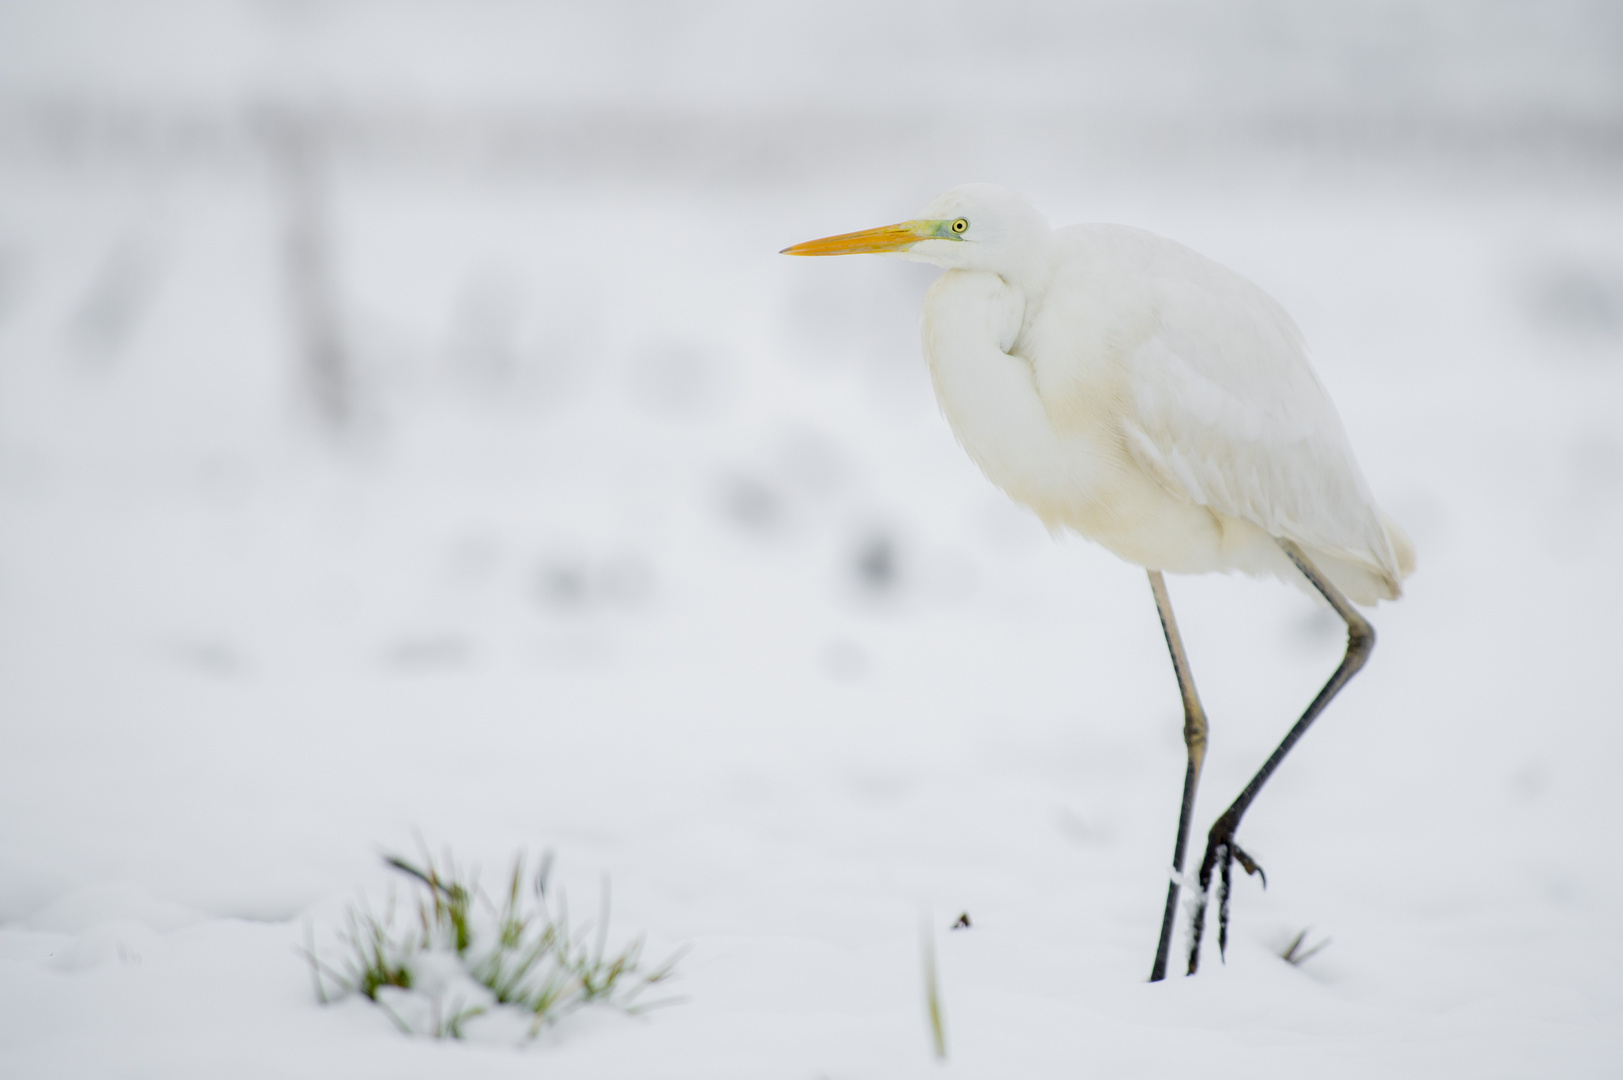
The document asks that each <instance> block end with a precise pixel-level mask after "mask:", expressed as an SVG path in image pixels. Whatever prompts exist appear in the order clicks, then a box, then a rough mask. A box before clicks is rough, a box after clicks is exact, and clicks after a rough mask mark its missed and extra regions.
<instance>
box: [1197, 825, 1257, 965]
mask: <svg viewBox="0 0 1623 1080" xmlns="http://www.w3.org/2000/svg"><path fill="white" fill-rule="evenodd" d="M1236 861H1238V862H1239V864H1240V866H1241V868H1242V869H1244V870H1245V872H1246V873H1247V874H1255V875H1257V876H1258V877H1260V878H1261V879H1262V887H1263V888H1265V889H1266V888H1267V887H1268V875H1267V874H1265V873H1263V871H1262V867H1261V865H1259V864H1258V862H1257V860H1255V859H1253V858H1252V857H1251V856H1250V855H1247V854H1246V853H1245V852H1244V851H1243V850H1241V848H1240V845H1239V844H1236V843H1235V842H1234V837H1233V836H1223V837H1218V836H1211V837H1208V839H1207V842H1206V857H1205V858H1203V859H1202V860H1201V862H1200V888H1199V889H1198V890H1197V891H1196V893H1195V899H1194V903H1193V904H1192V905H1191V907H1190V919H1189V974H1191V975H1193V974H1194V973H1195V972H1196V971H1197V970H1199V968H1200V942H1201V938H1202V937H1203V936H1204V934H1205V930H1206V904H1207V898H1208V896H1209V895H1210V893H1211V889H1212V871H1213V870H1215V871H1217V954H1218V957H1219V958H1220V959H1222V960H1224V961H1227V959H1228V948H1229V894H1230V893H1231V892H1232V891H1233V885H1234V872H1233V871H1234V864H1235V862H1236Z"/></svg>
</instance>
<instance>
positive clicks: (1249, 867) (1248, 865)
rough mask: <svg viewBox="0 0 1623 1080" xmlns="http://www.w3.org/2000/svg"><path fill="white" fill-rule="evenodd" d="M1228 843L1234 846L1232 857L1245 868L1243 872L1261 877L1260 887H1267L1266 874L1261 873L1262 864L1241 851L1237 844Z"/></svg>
mask: <svg viewBox="0 0 1623 1080" xmlns="http://www.w3.org/2000/svg"><path fill="white" fill-rule="evenodd" d="M1230 845H1231V846H1232V847H1233V848H1234V857H1235V858H1236V859H1239V860H1240V865H1241V866H1243V867H1244V868H1245V872H1246V873H1247V874H1255V875H1257V876H1258V877H1260V878H1261V879H1262V887H1263V888H1264V889H1266V888H1267V887H1268V875H1267V874H1265V873H1263V871H1262V866H1261V865H1260V864H1259V863H1258V862H1257V860H1255V859H1253V858H1252V857H1251V856H1249V855H1247V854H1246V853H1245V852H1243V851H1241V850H1240V845H1239V844H1235V843H1234V842H1233V841H1230Z"/></svg>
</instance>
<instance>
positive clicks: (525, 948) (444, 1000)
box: [304, 849, 680, 1039]
mask: <svg viewBox="0 0 1623 1080" xmlns="http://www.w3.org/2000/svg"><path fill="white" fill-rule="evenodd" d="M384 861H385V862H386V863H387V864H388V865H389V866H390V867H392V868H393V869H395V870H397V871H399V872H400V873H401V874H403V875H405V877H406V878H407V880H409V881H410V882H411V883H412V885H413V886H414V887H415V893H416V904H415V906H414V908H413V909H412V910H410V911H404V910H402V909H401V907H400V906H399V905H397V903H396V897H395V895H394V894H393V892H391V894H390V896H389V899H388V902H387V903H386V905H385V907H384V910H383V913H382V914H381V915H379V914H378V913H377V912H375V911H374V910H373V909H372V907H371V906H370V905H369V904H368V903H367V902H366V900H365V899H364V898H363V899H361V900H358V901H357V902H356V903H355V904H354V905H352V906H351V907H350V909H349V912H348V913H347V918H346V920H345V923H344V925H343V926H342V927H341V928H339V929H338V930H336V931H335V932H334V934H333V935H332V938H331V940H330V941H329V944H328V947H327V949H325V950H318V949H317V947H316V943H315V935H314V932H313V931H312V932H311V933H310V934H309V935H308V936H307V941H306V945H305V948H304V954H305V958H306V959H307V960H308V961H309V963H310V970H311V975H312V977H313V979H314V980H315V986H316V996H317V998H318V999H319V1000H320V1001H322V1002H323V1003H326V1002H329V1001H334V1000H337V999H340V998H344V997H348V996H350V995H355V994H358V995H360V996H362V997H364V998H366V999H367V1000H369V1001H371V1002H372V1003H373V1004H375V1005H377V1006H378V1007H379V1008H381V1009H382V1010H383V1011H384V1013H385V1014H387V1015H388V1017H389V1019H390V1020H391V1021H392V1022H393V1023H394V1024H395V1026H396V1027H398V1028H400V1029H401V1030H402V1031H405V1032H407V1033H410V1034H418V1035H433V1036H434V1037H436V1038H453V1039H460V1038H463V1037H464V1035H465V1034H466V1033H467V1027H468V1024H469V1023H470V1022H471V1021H473V1020H475V1019H477V1018H479V1017H483V1016H488V1017H490V1020H489V1023H490V1025H491V1027H492V1028H493V1030H495V1031H496V1032H498V1033H499V1032H501V1031H502V1030H504V1029H505V1030H506V1031H508V1032H509V1033H517V1034H520V1035H522V1036H527V1037H530V1038H533V1037H534V1036H536V1035H537V1034H539V1033H540V1032H541V1031H542V1029H544V1028H546V1027H548V1026H549V1025H552V1024H555V1023H557V1022H558V1021H559V1020H561V1019H563V1018H564V1017H565V1016H568V1015H569V1014H570V1013H572V1012H574V1011H576V1010H577V1009H581V1008H584V1007H586V1006H588V1005H601V1006H606V1007H609V1008H613V1009H616V1010H619V1011H620V1012H624V1013H628V1014H637V1013H642V1012H646V1011H647V1010H649V1009H652V1008H655V1007H657V1006H659V1005H663V1004H669V1003H670V1001H671V1000H672V999H669V998H665V999H659V1000H649V999H648V998H647V997H646V996H645V995H646V994H647V992H648V991H649V990H650V989H652V988H653V987H655V986H658V985H659V984H661V983H663V982H666V981H667V980H669V979H670V978H671V977H672V975H673V973H674V970H675V966H676V962H677V960H678V959H679V958H680V954H677V955H673V956H671V957H670V958H669V959H667V960H665V962H663V963H661V964H659V965H657V966H652V967H647V966H644V964H643V958H642V952H643V940H642V938H640V937H639V938H636V939H634V940H632V941H631V942H630V943H629V944H627V945H625V946H624V947H622V948H620V949H618V950H610V948H609V886H608V882H607V881H606V880H605V881H604V883H603V893H602V905H601V910H600V913H599V916H598V921H597V924H596V926H595V928H594V927H593V926H592V925H590V924H587V925H582V926H580V927H578V928H575V929H571V927H570V923H569V908H568V903H567V901H566V900H565V898H564V897H563V896H562V895H561V894H559V895H557V896H555V897H554V896H549V893H548V878H549V876H550V871H551V867H552V858H551V854H550V853H548V854H546V855H543V856H542V858H541V859H540V861H539V864H538V865H537V867H536V870H535V873H534V874H533V876H527V875H526V869H527V866H526V863H527V860H526V859H525V857H524V855H523V854H522V853H521V854H519V855H518V856H516V857H515V858H514V860H513V869H512V873H511V874H510V875H509V876H508V879H507V884H506V887H505V888H504V889H503V890H502V892H501V896H500V901H499V903H498V902H497V901H493V900H492V899H491V898H490V897H489V896H488V895H486V893H485V892H484V891H483V890H482V889H481V888H480V886H479V882H478V874H477V873H473V872H468V871H465V870H462V869H459V868H458V867H457V865H456V863H455V862H454V861H453V860H452V859H451V858H450V856H449V855H447V856H446V857H445V858H444V860H443V861H442V862H436V861H435V860H434V858H433V857H432V856H431V855H430V854H429V853H428V852H427V850H426V849H424V851H423V853H422V857H421V860H420V862H418V863H413V862H410V861H408V860H406V859H403V858H400V857H399V856H395V855H390V856H387V857H386V858H385V860H384Z"/></svg>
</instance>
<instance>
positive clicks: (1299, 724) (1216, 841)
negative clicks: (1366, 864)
mask: <svg viewBox="0 0 1623 1080" xmlns="http://www.w3.org/2000/svg"><path fill="white" fill-rule="evenodd" d="M1276 542H1277V543H1278V544H1279V546H1280V547H1281V548H1283V549H1284V551H1285V554H1286V555H1287V556H1288V557H1289V558H1290V561H1291V562H1293V563H1295V564H1296V569H1298V570H1300V571H1301V572H1302V576H1303V577H1305V578H1307V580H1308V583H1309V584H1311V585H1312V586H1313V587H1314V588H1315V589H1317V590H1318V592H1319V595H1321V596H1323V597H1324V598H1325V600H1327V601H1329V604H1330V606H1331V607H1333V608H1335V611H1336V614H1337V615H1340V616H1341V619H1342V621H1343V622H1345V623H1346V624H1347V652H1346V655H1344V656H1343V657H1342V659H1341V664H1340V666H1339V667H1337V668H1336V670H1335V674H1333V675H1331V676H1330V681H1329V682H1327V683H1325V684H1324V688H1323V689H1322V690H1320V691H1319V693H1318V696H1317V697H1315V698H1314V699H1313V701H1312V702H1311V703H1310V704H1309V705H1308V707H1307V711H1306V712H1304V713H1303V714H1302V718H1301V719H1300V720H1298V721H1296V723H1295V725H1294V726H1292V728H1291V729H1290V731H1288V732H1286V733H1285V738H1284V741H1282V742H1281V743H1280V744H1279V745H1278V746H1277V747H1276V748H1275V749H1274V752H1273V753H1272V754H1270V755H1269V757H1268V760H1267V761H1265V762H1263V765H1262V768H1261V769H1259V770H1257V775H1255V776H1253V777H1252V778H1251V782H1250V783H1249V784H1247V785H1246V786H1245V790H1244V791H1241V792H1240V795H1239V798H1237V799H1235V800H1234V802H1233V803H1231V804H1230V805H1229V808H1228V809H1227V810H1225V811H1223V814H1222V816H1221V817H1219V818H1218V819H1217V821H1216V822H1215V823H1214V824H1213V825H1212V828H1211V831H1210V832H1209V833H1207V834H1206V855H1205V857H1204V858H1203V859H1202V860H1201V863H1200V888H1199V893H1198V896H1197V898H1196V901H1195V910H1194V918H1193V919H1191V920H1190V927H1189V974H1191V975H1193V974H1194V973H1195V971H1196V969H1197V968H1199V966H1200V939H1201V935H1202V933H1203V932H1204V931H1205V928H1206V896H1207V894H1208V892H1209V891H1210V889H1211V885H1212V871H1213V870H1214V869H1215V870H1216V871H1217V873H1218V886H1217V950H1218V953H1219V954H1220V955H1221V954H1222V953H1223V952H1224V951H1225V950H1226V949H1227V947H1228V935H1229V887H1230V885H1231V884H1232V882H1231V880H1230V871H1231V869H1232V868H1233V865H1234V862H1235V860H1239V863H1240V866H1241V867H1243V868H1244V869H1245V872H1246V873H1248V874H1262V868H1261V867H1260V866H1258V865H1257V862H1256V860H1255V859H1253V858H1252V857H1251V856H1249V855H1247V854H1246V853H1245V852H1243V851H1241V850H1240V846H1239V845H1238V844H1236V843H1235V842H1234V832H1235V830H1236V829H1238V828H1239V827H1240V818H1241V817H1243V816H1244V815H1245V812H1246V810H1247V809H1248V808H1249V807H1250V806H1251V803H1252V801H1253V800H1255V799H1256V797H1257V792H1259V791H1261V790H1262V785H1263V784H1266V783H1267V782H1268V778H1269V777H1270V776H1272V775H1273V774H1274V770H1275V769H1277V768H1278V767H1279V763H1280V762H1281V761H1283V760H1285V755H1286V754H1288V753H1290V750H1291V747H1293V746H1295V745H1296V741H1297V740H1298V739H1300V738H1301V737H1302V735H1303V733H1305V732H1306V731H1307V729H1308V728H1309V727H1310V726H1311V725H1312V723H1313V721H1314V720H1315V719H1317V717H1318V715H1319V714H1320V713H1322V712H1323V711H1324V708H1325V706H1326V705H1329V704H1330V699H1331V698H1333V697H1335V696H1336V695H1337V694H1338V693H1340V692H1341V688H1342V687H1343V686H1346V685H1347V682H1348V680H1349V679H1351V678H1352V677H1353V676H1354V675H1356V674H1358V672H1359V671H1360V670H1361V669H1362V668H1363V666H1364V663H1365V662H1366V661H1367V660H1368V659H1369V654H1370V652H1371V651H1372V650H1374V648H1375V628H1374V627H1372V626H1370V625H1369V620H1367V619H1365V618H1364V617H1363V616H1362V615H1360V614H1359V613H1358V611H1357V610H1356V609H1355V608H1354V607H1353V606H1352V604H1350V603H1348V602H1347V598H1346V597H1345V596H1342V595H1341V592H1340V590H1338V589H1337V588H1336V587H1335V586H1334V585H1332V584H1330V581H1329V579H1328V578H1326V577H1325V576H1324V575H1323V574H1321V573H1320V572H1319V569H1318V567H1316V566H1314V565H1313V563H1312V562H1310V561H1309V560H1308V557H1307V556H1306V555H1305V554H1303V552H1302V549H1301V548H1300V547H1298V546H1297V545H1296V544H1295V543H1294V542H1293V541H1290V540H1285V539H1277V540H1276ZM1262 883H1263V885H1264V886H1266V885H1267V884H1268V877H1267V875H1266V874H1263V875H1262Z"/></svg>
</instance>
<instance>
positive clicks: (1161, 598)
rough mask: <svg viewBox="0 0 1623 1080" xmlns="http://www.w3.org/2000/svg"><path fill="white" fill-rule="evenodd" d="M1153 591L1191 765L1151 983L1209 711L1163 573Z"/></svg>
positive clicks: (1162, 962) (1167, 935) (1162, 947)
mask: <svg viewBox="0 0 1623 1080" xmlns="http://www.w3.org/2000/svg"><path fill="white" fill-rule="evenodd" d="M1150 591H1151V592H1153V593H1154V594H1155V609H1156V610H1157V611H1158V612H1160V613H1161V631H1162V632H1163V633H1164V634H1166V638H1167V651H1168V652H1170V653H1171V654H1172V670H1173V671H1174V672H1175V673H1177V676H1178V693H1179V694H1181V695H1182V696H1183V742H1184V746H1185V747H1186V748H1187V749H1188V751H1189V765H1188V768H1186V769H1185V770H1184V774H1183V805H1182V807H1181V808H1180V809H1179V810H1178V840H1177V843H1176V844H1175V845H1174V846H1173V849H1172V880H1171V881H1169V882H1168V883H1167V906H1166V911H1165V912H1164V913H1163V914H1162V916H1161V940H1160V942H1159V943H1158V944H1157V945H1156V947H1155V964H1154V966H1152V967H1151V968H1150V982H1160V981H1161V980H1162V979H1164V978H1166V977H1167V953H1168V951H1169V950H1170V949H1171V947H1172V924H1173V921H1174V918H1175V916H1176V915H1177V911H1178V884H1179V880H1180V878H1181V877H1182V876H1183V857H1184V851H1185V849H1186V848H1187V847H1188V846H1189V819H1190V817H1191V816H1193V814H1194V811H1195V788H1196V787H1197V786H1198V785H1199V784H1200V767H1201V764H1202V763H1203V762H1204V761H1205V760H1206V711H1205V710H1204V709H1202V708H1201V707H1200V695H1199V694H1197V693H1196V692H1195V677H1194V676H1193V675H1192V674H1190V672H1189V657H1188V656H1186V655H1185V654H1184V651H1183V638H1182V637H1181V636H1179V634H1178V620H1177V619H1176V618H1174V617H1173V614H1172V600H1171V598H1170V597H1168V596H1167V583H1166V579H1165V578H1163V577H1162V576H1161V571H1159V570H1151V571H1150Z"/></svg>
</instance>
